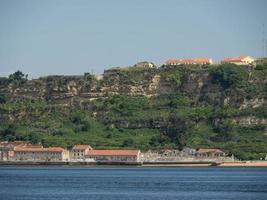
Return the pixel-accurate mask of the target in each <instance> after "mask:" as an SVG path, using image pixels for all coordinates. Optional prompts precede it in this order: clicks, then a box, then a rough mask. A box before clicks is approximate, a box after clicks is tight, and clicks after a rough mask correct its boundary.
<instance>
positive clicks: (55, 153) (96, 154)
mask: <svg viewBox="0 0 267 200" xmlns="http://www.w3.org/2000/svg"><path fill="white" fill-rule="evenodd" d="M185 158H190V159H193V160H194V159H195V160H198V159H219V160H220V159H225V158H229V157H228V156H227V155H226V153H225V152H223V151H222V150H220V149H197V150H196V149H191V148H184V149H183V150H182V151H179V150H175V149H160V150H149V151H148V152H145V153H141V152H140V150H107V149H105V150H94V149H93V148H92V147H91V146H90V145H74V146H73V147H72V148H71V149H65V148H62V147H43V146H40V145H39V146H34V145H32V144H30V143H24V142H11V143H10V142H1V143H0V160H3V161H35V162H38V161H46V162H62V161H71V162H104V163H105V162H106V163H114V162H120V163H140V162H155V161H164V160H169V161H177V160H178V161H179V160H183V159H185Z"/></svg>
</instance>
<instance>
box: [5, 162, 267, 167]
mask: <svg viewBox="0 0 267 200" xmlns="http://www.w3.org/2000/svg"><path fill="white" fill-rule="evenodd" d="M1 166H139V167H267V161H236V162H221V163H216V162H145V163H136V162H133V163H129V162H128V163H125V162H105V163H99V162H98V163H96V162H70V161H64V162H46V161H38V162H35V161H0V167H1Z"/></svg>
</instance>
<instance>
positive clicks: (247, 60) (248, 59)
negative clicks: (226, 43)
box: [221, 56, 254, 65]
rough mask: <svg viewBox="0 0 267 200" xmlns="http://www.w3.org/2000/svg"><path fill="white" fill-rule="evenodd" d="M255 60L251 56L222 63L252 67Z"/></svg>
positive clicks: (230, 59)
mask: <svg viewBox="0 0 267 200" xmlns="http://www.w3.org/2000/svg"><path fill="white" fill-rule="evenodd" d="M253 62H254V59H253V58H252V57H250V56H238V57H232V58H225V59H223V60H222V61H221V64H224V63H233V64H236V65H251V64H253Z"/></svg>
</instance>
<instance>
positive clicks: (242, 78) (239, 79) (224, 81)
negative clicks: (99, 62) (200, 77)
mask: <svg viewBox="0 0 267 200" xmlns="http://www.w3.org/2000/svg"><path fill="white" fill-rule="evenodd" d="M211 75H212V81H213V83H219V84H220V85H221V86H222V87H224V88H229V87H231V86H232V87H242V86H244V84H245V83H246V80H247V78H248V73H247V71H246V69H245V67H243V66H237V65H235V64H229V63H228V64H222V65H221V66H219V67H218V68H217V69H215V70H214V71H213V72H212V73H211Z"/></svg>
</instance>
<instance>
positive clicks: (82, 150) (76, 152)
mask: <svg viewBox="0 0 267 200" xmlns="http://www.w3.org/2000/svg"><path fill="white" fill-rule="evenodd" d="M91 150H93V148H92V147H91V146H90V145H81V144H77V145H74V146H73V147H72V149H71V151H70V159H71V160H72V161H84V160H85V154H87V153H88V152H89V151H91Z"/></svg>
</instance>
